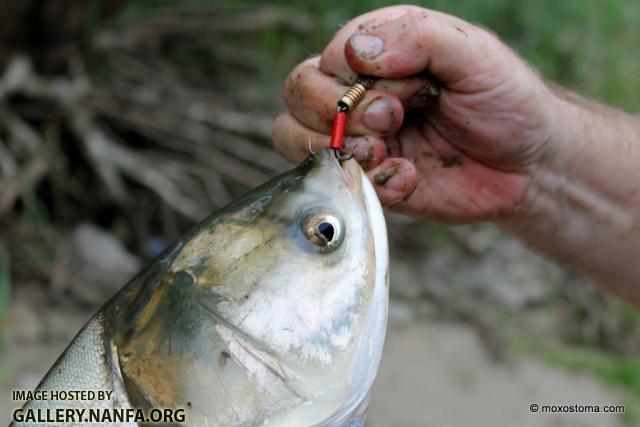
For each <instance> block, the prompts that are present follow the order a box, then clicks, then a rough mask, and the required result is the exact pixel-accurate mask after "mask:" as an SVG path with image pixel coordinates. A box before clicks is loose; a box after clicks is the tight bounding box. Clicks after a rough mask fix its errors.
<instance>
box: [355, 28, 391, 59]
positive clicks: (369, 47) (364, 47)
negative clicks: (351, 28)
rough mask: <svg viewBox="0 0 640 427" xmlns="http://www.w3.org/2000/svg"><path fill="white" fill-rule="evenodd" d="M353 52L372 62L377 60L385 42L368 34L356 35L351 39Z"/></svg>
mask: <svg viewBox="0 0 640 427" xmlns="http://www.w3.org/2000/svg"><path fill="white" fill-rule="evenodd" d="M349 43H350V44H351V47H352V48H353V51H354V52H355V53H356V55H358V56H359V57H360V58H361V59H364V60H367V61H370V60H372V59H375V58H376V57H377V56H378V55H380V53H381V52H382V48H383V47H384V42H383V41H382V39H381V38H380V37H376V36H369V35H366V34H355V35H353V36H351V38H350V39H349Z"/></svg>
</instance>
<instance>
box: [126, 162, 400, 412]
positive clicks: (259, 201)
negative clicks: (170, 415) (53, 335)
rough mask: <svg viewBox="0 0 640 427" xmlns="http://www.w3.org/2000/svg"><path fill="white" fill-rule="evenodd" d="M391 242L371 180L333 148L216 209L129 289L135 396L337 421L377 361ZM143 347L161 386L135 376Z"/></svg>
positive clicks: (143, 361)
mask: <svg viewBox="0 0 640 427" xmlns="http://www.w3.org/2000/svg"><path fill="white" fill-rule="evenodd" d="M386 238H387V237H386V229H385V222H384V217H383V215H382V209H381V207H380V203H379V201H378V199H377V196H376V194H375V191H374V189H373V187H372V185H371V184H370V182H369V181H368V179H367V177H366V175H365V174H364V172H363V171H362V169H361V168H360V166H359V165H358V164H357V163H356V162H355V161H354V160H347V161H342V162H341V161H338V160H337V159H336V158H335V157H334V155H333V152H332V151H330V150H328V149H327V150H320V151H319V152H317V153H315V154H314V155H312V156H310V157H309V158H308V159H307V160H306V161H305V162H303V163H302V164H301V165H300V166H298V167H297V168H295V169H293V170H292V171H290V172H287V173H285V174H283V175H281V176H279V177H276V178H274V179H273V180H271V181H270V182H268V183H266V184H264V185H263V186H261V187H259V188H257V189H255V190H254V191H252V192H251V193H249V194H248V195H246V196H245V197H243V198H241V199H239V200H237V201H236V202H234V203H232V204H231V205H229V206H227V207H226V208H223V209H222V210H221V211H219V212H217V213H216V214H214V215H212V216H211V217H209V218H208V219H206V220H204V221H203V222H202V223H200V224H199V225H198V226H196V227H195V228H194V229H193V230H192V231H191V232H190V233H188V234H187V235H186V236H185V238H184V239H182V240H181V241H180V242H179V243H178V244H177V245H176V246H175V247H174V248H172V249H171V250H170V251H168V252H167V254H166V255H165V256H164V258H163V259H161V260H160V261H161V262H162V266H163V267H162V268H161V269H160V270H158V271H161V272H156V273H155V274H152V275H150V276H149V277H155V279H154V280H148V279H147V282H151V283H154V285H153V286H149V285H147V288H149V289H150V290H148V291H147V292H144V291H141V290H139V289H137V290H136V289H134V288H135V287H132V290H131V291H130V292H132V294H131V295H130V296H129V300H131V299H134V300H141V302H140V303H137V304H131V305H132V306H135V307H136V309H135V313H131V315H130V316H129V318H128V319H127V321H126V322H125V323H127V327H128V329H127V330H128V333H127V336H126V338H124V339H121V340H120V341H121V342H120V346H121V347H122V348H123V349H124V351H125V352H126V353H127V354H128V357H127V360H126V361H125V363H121V367H122V370H123V374H124V376H125V377H127V378H128V380H127V383H128V384H129V386H130V388H133V389H135V393H133V394H134V395H136V396H143V400H145V402H147V403H148V404H149V405H150V406H155V405H165V406H167V405H168V406H181V407H186V408H187V409H188V411H191V413H192V414H191V415H192V416H193V417H201V418H202V419H206V421H207V422H208V423H210V424H211V425H215V422H238V423H242V422H247V423H251V422H255V421H256V420H259V419H260V420H263V423H264V425H307V424H308V425H334V424H335V425H339V423H340V422H341V420H342V418H344V417H347V416H349V415H351V414H353V413H354V412H355V411H356V410H357V409H358V407H361V406H362V405H363V402H365V400H366V397H367V394H368V391H369V389H370V387H371V384H372V382H373V379H374V377H375V374H376V372H377V368H378V364H379V360H380V357H381V352H382V346H383V342H384V334H385V330H386V316H387V306H388V287H387V271H388V254H387V252H388V251H387V241H386ZM160 261H159V262H160ZM143 276H144V275H143ZM145 277H146V276H145ZM132 324H133V326H132ZM150 354H151V355H153V357H154V358H160V359H162V363H163V366H164V368H163V369H164V370H165V371H166V372H165V377H166V378H170V379H168V380H166V381H164V382H168V384H157V383H158V381H159V380H157V379H154V380H151V382H150V380H149V378H150V377H154V378H156V377H158V375H157V373H154V375H146V376H145V375H139V374H138V375H136V372H139V368H140V365H142V366H144V367H149V366H151V365H150V363H149V360H148V358H147V357H145V355H147V356H148V355H150ZM132 374H133V375H132ZM158 390H164V391H166V390H170V392H169V393H168V395H167V394H166V393H165V392H164V391H163V393H165V394H162V393H159V392H158ZM207 402H209V403H207ZM210 402H216V403H215V404H212V403H210ZM187 403H188V405H187ZM188 416H189V415H188ZM264 420H266V421H264ZM336 423H338V424H336Z"/></svg>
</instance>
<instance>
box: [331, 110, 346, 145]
mask: <svg viewBox="0 0 640 427" xmlns="http://www.w3.org/2000/svg"><path fill="white" fill-rule="evenodd" d="M346 125H347V113H346V112H344V111H336V114H335V116H333V129H332V130H331V142H329V147H331V148H333V149H334V150H338V151H342V147H343V146H344V128H345V127H346Z"/></svg>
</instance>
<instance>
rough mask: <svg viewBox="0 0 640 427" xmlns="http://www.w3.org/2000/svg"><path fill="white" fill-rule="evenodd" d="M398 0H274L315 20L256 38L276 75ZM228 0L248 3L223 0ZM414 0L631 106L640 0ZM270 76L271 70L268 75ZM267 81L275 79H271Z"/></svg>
mask: <svg viewBox="0 0 640 427" xmlns="http://www.w3.org/2000/svg"><path fill="white" fill-rule="evenodd" d="M396 3H398V4H399V3H402V2H386V1H381V0H356V1H349V2H343V1H340V2H338V1H327V2H308V1H301V0H277V1H274V2H270V4H277V5H284V6H288V7H292V8H294V9H297V10H301V11H304V12H307V13H309V14H310V15H311V16H312V17H313V20H314V24H315V28H314V30H312V31H311V33H310V34H306V35H305V36H304V42H301V41H300V37H299V36H298V35H295V34H291V33H286V32H281V31H278V30H277V29H273V30H270V31H268V32H267V33H266V34H263V35H261V37H256V40H255V43H256V45H257V46H259V47H260V49H261V50H262V51H265V52H268V53H269V56H270V57H271V58H272V64H270V65H271V66H273V68H271V70H272V71H273V74H275V75H276V76H277V79H278V80H276V81H282V79H283V78H284V76H285V75H286V73H287V72H288V71H289V70H290V69H291V67H292V66H293V65H294V64H295V63H297V62H299V61H300V60H302V59H304V58H306V57H308V56H310V55H313V54H317V53H319V52H321V51H322V49H323V48H324V46H325V45H326V43H327V42H328V41H329V40H330V38H331V36H332V34H333V33H334V32H335V31H336V30H337V29H338V28H339V26H340V25H341V24H343V23H344V22H346V21H348V20H349V19H351V18H353V17H355V16H357V15H360V14H362V13H365V12H368V11H371V10H374V9H376V8H379V7H384V6H389V5H392V4H396ZM223 4H225V6H227V7H229V8H246V7H248V6H249V5H252V4H253V5H255V2H253V1H251V0H240V1H238V0H233V1H232V0H223ZM414 4H416V5H419V6H424V7H427V8H432V9H436V10H440V11H443V12H447V13H450V14H453V15H456V16H459V17H460V18H463V19H465V20H468V21H471V22H474V23H477V24H479V25H482V26H485V27H487V28H489V29H490V30H492V31H494V32H496V33H497V34H498V35H499V36H500V37H501V38H502V39H503V40H505V41H506V42H507V43H508V44H509V45H510V46H511V47H513V48H514V49H515V50H516V51H518V52H519V53H520V54H521V55H522V56H524V57H525V58H526V59H527V60H528V61H530V62H531V63H532V64H533V65H534V66H535V67H536V68H538V69H539V70H540V71H541V72H542V74H543V75H544V76H545V78H548V79H550V80H554V81H557V82H559V83H561V84H563V85H566V86H569V87H572V88H575V89H576V90H578V91H579V92H581V93H584V94H585V95H588V96H593V97H596V98H600V99H602V100H604V101H607V102H609V103H612V104H614V105H618V106H620V107H623V108H627V109H632V110H633V109H635V110H637V108H638V107H637V101H636V100H637V99H638V98H640V80H639V79H637V70H638V69H639V68H640V56H639V55H637V51H636V50H635V47H636V46H638V44H639V42H640V29H639V27H638V25H637V22H638V20H639V19H640V2H630V1H627V0H604V1H603V0H565V1H556V0H538V1H525V0H486V1H477V0H458V1H450V0H423V1H418V2H415V3H414ZM271 77H275V76H274V75H272V76H271ZM271 81H274V80H271Z"/></svg>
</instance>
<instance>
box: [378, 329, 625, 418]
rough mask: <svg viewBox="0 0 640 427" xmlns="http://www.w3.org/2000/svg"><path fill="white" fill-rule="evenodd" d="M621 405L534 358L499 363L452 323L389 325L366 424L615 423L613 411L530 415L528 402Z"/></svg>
mask: <svg viewBox="0 0 640 427" xmlns="http://www.w3.org/2000/svg"><path fill="white" fill-rule="evenodd" d="M533 403H535V404H538V405H543V404H549V405H563V404H566V405H573V404H582V405H595V404H599V405H604V404H614V405H619V404H622V402H621V399H620V397H619V396H617V394H616V393H615V392H614V391H612V390H609V389H607V388H605V387H604V386H603V385H602V384H601V383H599V382H598V381H597V380H596V379H594V378H592V377H589V376H584V375H572V374H570V373H568V372H566V371H563V370H561V369H556V368H552V367H549V366H547V365H544V364H542V363H541V362H539V361H537V360H533V359H516V360H509V362H508V363H506V364H505V363H496V362H493V361H492V360H490V359H489V357H488V356H487V353H486V351H485V350H484V348H483V346H482V344H481V343H480V341H479V340H478V337H477V335H476V334H475V333H474V332H473V331H472V330H471V329H470V328H468V327H466V326H462V325H457V324H451V323H424V322H418V323H414V324H412V325H409V326H403V327H399V326H393V325H392V326H391V327H390V328H389V330H388V332H387V341H386V345H385V349H384V355H383V359H382V366H381V369H380V372H379V374H378V378H377V379H376V383H375V386H374V391H373V395H372V399H371V403H370V407H369V416H368V418H367V426H370V427H381V426H403V427H414V426H427V427H429V426H437V427H441V426H446V427H470V426H492V427H500V426H505V427H506V426H509V427H511V426H519V427H530V426H531V427H614V426H621V425H622V422H621V419H620V417H618V416H616V415H611V414H541V413H537V414H533V413H531V412H530V411H529V406H530V405H531V404H533Z"/></svg>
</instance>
